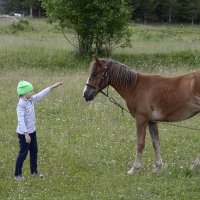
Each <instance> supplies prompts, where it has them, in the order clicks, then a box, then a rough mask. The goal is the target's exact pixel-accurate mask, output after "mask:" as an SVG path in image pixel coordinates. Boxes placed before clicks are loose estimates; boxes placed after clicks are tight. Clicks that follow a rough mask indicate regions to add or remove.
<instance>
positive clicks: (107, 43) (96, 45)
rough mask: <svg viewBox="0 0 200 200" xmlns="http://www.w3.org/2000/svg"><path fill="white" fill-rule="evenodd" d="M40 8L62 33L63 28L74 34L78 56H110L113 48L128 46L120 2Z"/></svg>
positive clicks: (73, 1) (56, 3)
mask: <svg viewBox="0 0 200 200" xmlns="http://www.w3.org/2000/svg"><path fill="white" fill-rule="evenodd" d="M42 6H43V7H44V9H45V10H46V15H47V16H48V17H49V18H50V19H51V20H52V21H53V22H58V23H59V26H60V27H61V29H62V31H63V33H64V30H65V29H66V28H71V27H72V28H73V29H74V30H75V32H76V34H77V40H78V50H79V52H80V53H91V52H92V51H95V53H96V54H99V53H101V52H104V53H105V52H106V54H110V53H111V50H112V49H113V48H115V47H116V46H117V45H119V46H127V45H128V44H130V39H129V38H130V31H129V29H128V19H129V11H128V8H127V5H126V3H125V1H124V0H112V1H111V0H84V1H83V0H68V1H65V0H42ZM65 36H66V35H65Z"/></svg>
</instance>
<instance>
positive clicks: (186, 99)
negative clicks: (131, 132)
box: [136, 72, 200, 121]
mask: <svg viewBox="0 0 200 200" xmlns="http://www.w3.org/2000/svg"><path fill="white" fill-rule="evenodd" d="M137 93H138V96H137V95H136V98H137V100H136V103H137V106H136V107H138V110H139V112H143V113H145V112H146V114H147V116H149V117H150V118H151V120H161V121H179V120H183V119H187V118H189V117H191V116H193V115H194V114H196V113H198V112H199V111H200V72H194V73H190V74H186V75H182V76H177V77H163V76H159V75H140V77H139V82H138V91H137ZM141 107H143V108H141ZM136 110H137V109H136Z"/></svg>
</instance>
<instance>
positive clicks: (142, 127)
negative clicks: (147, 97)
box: [128, 120, 147, 174]
mask: <svg viewBox="0 0 200 200" xmlns="http://www.w3.org/2000/svg"><path fill="white" fill-rule="evenodd" d="M136 128H137V146H136V157H135V162H134V165H133V167H132V168H131V169H130V170H129V171H128V174H134V173H136V172H138V171H139V170H140V168H141V159H142V151H143V149H144V147H145V136H146V129H147V122H143V123H141V122H140V120H138V121H137V120H136Z"/></svg>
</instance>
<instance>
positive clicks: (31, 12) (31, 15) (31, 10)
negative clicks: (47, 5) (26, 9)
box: [30, 5, 33, 18]
mask: <svg viewBox="0 0 200 200" xmlns="http://www.w3.org/2000/svg"><path fill="white" fill-rule="evenodd" d="M31 17H33V7H32V5H30V18H31Z"/></svg>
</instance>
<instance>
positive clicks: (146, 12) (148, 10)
mask: <svg viewBox="0 0 200 200" xmlns="http://www.w3.org/2000/svg"><path fill="white" fill-rule="evenodd" d="M127 1H128V2H129V3H130V4H131V5H132V8H133V9H134V13H135V15H136V16H140V17H141V18H142V19H143V22H144V24H147V21H148V20H149V19H150V18H153V17H154V13H155V9H156V7H157V5H158V0H127Z"/></svg>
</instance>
